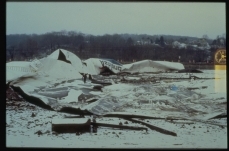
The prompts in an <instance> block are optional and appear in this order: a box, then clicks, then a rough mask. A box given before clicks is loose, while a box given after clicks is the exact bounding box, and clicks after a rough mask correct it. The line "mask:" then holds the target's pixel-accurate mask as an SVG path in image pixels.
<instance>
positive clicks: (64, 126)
mask: <svg viewBox="0 0 229 151" xmlns="http://www.w3.org/2000/svg"><path fill="white" fill-rule="evenodd" d="M90 125H91V120H90V119H86V118H83V119H82V118H81V119H77V120H63V119H62V120H61V119H56V120H53V121H52V131H55V132H57V133H76V132H81V133H84V132H90V130H91V127H90Z"/></svg>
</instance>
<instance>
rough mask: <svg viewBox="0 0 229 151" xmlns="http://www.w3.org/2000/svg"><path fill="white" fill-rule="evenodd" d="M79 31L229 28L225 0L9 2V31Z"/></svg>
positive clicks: (199, 32)
mask: <svg viewBox="0 0 229 151" xmlns="http://www.w3.org/2000/svg"><path fill="white" fill-rule="evenodd" d="M61 30H66V31H76V32H82V33H85V34H92V35H104V34H115V33H117V34H123V33H129V34H149V35H160V34H165V35H181V36H194V37H202V36H203V35H204V34H207V35H208V37H209V38H212V39H213V38H216V36H217V35H222V34H225V33H226V12H225V3H187V2H185V3H168V2H167V3H155V2H135V3H134V2H122V3H121V2H7V3H6V34H7V35H9V34H23V33H25V34H33V33H35V34H44V33H47V32H52V31H61Z"/></svg>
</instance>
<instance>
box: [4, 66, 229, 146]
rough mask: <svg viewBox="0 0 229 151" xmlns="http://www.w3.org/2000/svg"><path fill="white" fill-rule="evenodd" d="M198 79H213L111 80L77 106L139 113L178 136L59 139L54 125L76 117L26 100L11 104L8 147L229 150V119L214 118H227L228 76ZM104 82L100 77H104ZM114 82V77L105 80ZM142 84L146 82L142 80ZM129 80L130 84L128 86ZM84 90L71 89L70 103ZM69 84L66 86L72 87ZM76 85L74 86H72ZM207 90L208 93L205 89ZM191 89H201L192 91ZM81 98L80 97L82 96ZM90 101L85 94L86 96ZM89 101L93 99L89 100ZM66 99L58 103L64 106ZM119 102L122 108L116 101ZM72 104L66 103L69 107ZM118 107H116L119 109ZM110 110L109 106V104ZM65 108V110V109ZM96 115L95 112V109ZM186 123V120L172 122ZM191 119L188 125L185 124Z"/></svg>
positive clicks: (104, 131) (133, 133) (210, 73)
mask: <svg viewBox="0 0 229 151" xmlns="http://www.w3.org/2000/svg"><path fill="white" fill-rule="evenodd" d="M203 71H204V73H196V74H194V75H195V76H197V77H202V78H212V77H213V78H214V77H217V78H220V79H208V80H161V81H160V83H154V82H152V80H151V78H152V77H154V78H155V77H177V78H183V77H188V75H187V74H186V73H160V74H139V75H131V76H125V77H124V78H125V79H127V81H125V82H123V81H121V80H120V79H121V78H120V79H119V78H117V77H116V76H110V78H112V79H113V80H114V81H115V82H116V84H112V85H110V86H105V87H103V88H102V90H103V91H102V92H100V91H91V92H88V93H87V94H90V95H95V96H97V99H98V100H97V101H96V102H93V103H89V104H88V103H80V102H78V100H76V101H75V104H76V106H80V107H81V109H88V110H89V111H90V109H92V108H93V107H94V108H96V107H97V106H103V105H104V106H105V103H108V104H109V105H111V104H112V103H113V104H112V105H114V106H115V107H116V108H115V109H113V108H111V107H109V106H108V107H107V108H106V109H107V110H104V111H101V110H100V111H99V112H98V113H100V114H101V115H104V114H106V113H109V114H114V113H117V114H133V115H134V114H135V115H145V116H152V117H160V118H167V119H168V120H165V119H137V118H136V120H140V121H143V122H145V123H148V124H151V125H154V126H157V127H160V128H163V129H165V130H169V131H172V132H174V133H176V134H177V136H171V135H165V134H162V133H160V132H157V131H154V130H150V129H148V131H145V130H141V131H137V130H126V129H125V130H120V129H114V128H105V127H99V128H98V131H97V133H84V134H81V135H76V134H75V133H72V134H71V133H69V134H68V133H64V134H58V133H56V132H52V121H58V119H64V118H65V116H72V115H71V114H67V113H61V112H56V111H49V110H46V109H43V108H41V107H38V106H35V105H33V104H31V103H28V102H26V101H12V100H8V99H7V100H6V146H7V147H42V148H43V147H45V148H47V147H48V148H49V147H51V148H227V144H228V143H227V142H228V140H227V118H220V119H210V118H211V117H214V116H216V115H219V114H221V113H223V114H227V108H226V106H227V96H226V92H227V91H226V71H225V70H220V71H218V70H203ZM100 78H101V77H100ZM104 78H106V79H107V80H109V79H110V78H109V77H104ZM139 79H142V80H141V81H140V80H139ZM128 80H129V81H128ZM78 84H80V86H79V89H71V90H70V91H69V92H68V96H67V97H68V98H73V97H74V94H77V92H78V90H79V91H80V92H81V90H82V87H83V86H85V85H84V84H81V83H78ZM67 85H68V83H65V86H67ZM69 86H72V85H69ZM203 86H204V88H203ZM187 88H199V89H194V90H187ZM79 95H80V93H79V94H77V96H79ZM85 96H87V95H86V93H85ZM88 96H89V95H88ZM67 97H65V98H63V99H62V100H59V104H60V105H61V104H62V105H63V104H64V102H63V101H64V100H69V99H67ZM87 99H88V98H85V100H87ZM114 100H116V101H118V103H117V102H116V101H114ZM70 103H72V102H66V104H68V106H69V104H70ZM115 103H116V104H115ZM106 105H107V104H106ZM63 106H64V105H63ZM91 111H92V112H96V111H95V110H91ZM85 118H88V119H91V118H92V117H90V116H85ZM171 118H182V120H172V121H171V120H169V119H171ZM184 119H188V120H184ZM97 122H101V123H108V124H109V123H111V124H117V125H118V124H119V123H120V122H122V123H123V125H127V126H139V127H146V126H144V125H142V124H137V123H133V122H131V121H127V120H125V119H122V118H111V117H102V116H101V117H98V118H97Z"/></svg>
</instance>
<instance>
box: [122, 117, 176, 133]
mask: <svg viewBox="0 0 229 151" xmlns="http://www.w3.org/2000/svg"><path fill="white" fill-rule="evenodd" d="M126 120H129V121H132V122H135V123H141V124H142V125H145V126H147V127H148V128H150V129H151V130H155V131H157V132H160V133H163V134H166V135H172V136H177V134H176V133H174V132H171V131H168V130H165V129H162V128H160V127H156V126H153V125H150V124H148V123H145V122H142V121H138V120H134V119H128V118H126Z"/></svg>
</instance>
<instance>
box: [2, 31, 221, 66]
mask: <svg viewBox="0 0 229 151" xmlns="http://www.w3.org/2000/svg"><path fill="white" fill-rule="evenodd" d="M190 39H191V40H193V39H194V40H195V39H198V38H195V37H182V36H165V35H164V36H158V35H154V36H151V35H133V34H132V35H131V34H113V35H109V34H105V35H102V36H94V35H86V34H83V33H79V32H75V31H69V32H67V31H60V32H49V33H46V34H40V35H37V34H31V35H28V34H14V35H7V36H6V42H7V43H6V52H7V56H6V58H7V61H9V60H11V61H12V60H29V59H34V58H42V57H46V56H47V55H49V54H51V53H52V52H53V51H55V50H56V49H60V48H61V49H66V50H68V51H71V52H73V53H74V54H76V55H77V56H78V57H79V58H81V59H88V58H110V59H115V60H118V61H120V62H130V61H131V62H132V61H133V60H134V61H140V60H144V59H150V60H167V61H177V60H180V61H181V62H188V61H189V60H195V61H196V62H202V61H204V60H206V58H207V57H208V56H213V55H214V51H215V48H211V49H210V50H208V51H203V50H194V49H193V48H192V47H187V48H186V49H178V48H174V47H173V46H172V45H171V44H172V42H173V41H175V40H177V41H180V42H183V41H188V40H190ZM210 42H211V43H214V44H217V42H218V41H217V39H216V40H212V41H210Z"/></svg>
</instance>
